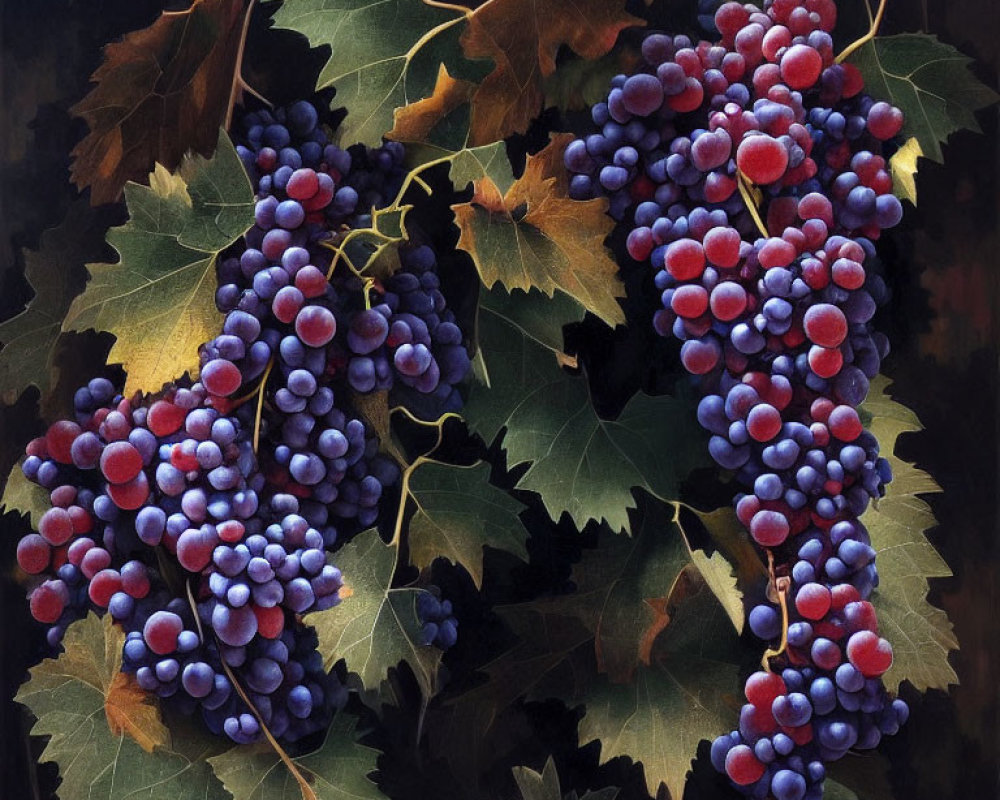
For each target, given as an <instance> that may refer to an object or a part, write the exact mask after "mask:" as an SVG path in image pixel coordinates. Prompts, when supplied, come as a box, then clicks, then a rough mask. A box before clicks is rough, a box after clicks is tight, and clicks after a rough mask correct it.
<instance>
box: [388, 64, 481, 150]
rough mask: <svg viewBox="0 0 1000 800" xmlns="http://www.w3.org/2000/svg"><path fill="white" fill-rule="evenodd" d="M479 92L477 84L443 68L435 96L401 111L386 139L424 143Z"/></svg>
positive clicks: (434, 92) (442, 66)
mask: <svg viewBox="0 0 1000 800" xmlns="http://www.w3.org/2000/svg"><path fill="white" fill-rule="evenodd" d="M475 91H476V84H474V83H472V82H471V81H465V80H462V79H460V78H459V79H456V78H453V77H451V75H450V74H449V73H448V68H447V67H445V65H444V64H441V65H440V67H439V68H438V75H437V82H436V83H435V84H434V91H433V93H432V94H431V96H430V97H425V98H423V99H422V100H417V101H416V102H413V103H410V104H409V105H406V106H403V107H402V108H397V109H396V110H395V112H393V126H392V130H391V131H389V132H388V133H387V134H386V138H387V139H394V140H395V141H397V142H422V141H424V140H425V139H426V138H427V136H428V135H429V134H430V132H431V131H432V130H434V127H435V126H436V125H437V124H438V123H439V122H440V121H441V120H443V119H444V118H445V117H447V116H448V115H449V114H450V113H451V112H452V111H454V110H455V109H456V108H459V107H460V106H461V105H462V104H463V103H468V102H469V101H470V100H471V99H472V95H473V94H474V93H475Z"/></svg>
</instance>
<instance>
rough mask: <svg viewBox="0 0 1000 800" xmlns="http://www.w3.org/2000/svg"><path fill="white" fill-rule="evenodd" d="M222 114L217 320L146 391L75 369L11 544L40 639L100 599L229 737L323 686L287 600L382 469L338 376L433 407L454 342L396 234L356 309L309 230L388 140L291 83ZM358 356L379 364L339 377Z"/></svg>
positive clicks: (144, 662)
mask: <svg viewBox="0 0 1000 800" xmlns="http://www.w3.org/2000/svg"><path fill="white" fill-rule="evenodd" d="M241 129H242V131H243V136H244V137H245V139H244V142H245V144H240V145H239V147H238V150H239V154H240V157H241V159H242V161H243V163H244V164H245V165H246V168H247V170H248V172H249V174H250V177H251V178H252V180H253V181H254V184H255V186H256V189H257V205H256V213H255V217H256V224H255V226H254V228H253V229H252V230H251V231H250V232H248V234H247V235H246V237H245V238H244V240H243V241H242V242H241V243H240V244H239V246H237V247H234V249H233V251H231V252H230V253H228V254H227V255H226V257H225V258H222V259H220V261H219V263H218V266H217V273H218V288H217V291H216V303H217V306H218V308H219V310H220V312H222V314H223V315H224V319H223V321H222V324H221V332H220V333H219V335H218V336H216V337H215V338H213V339H212V340H211V341H209V342H206V343H205V344H204V345H203V346H202V347H201V348H200V361H201V374H200V377H199V380H198V382H194V383H191V382H190V381H187V382H181V383H178V384H176V385H172V386H169V387H167V388H166V389H165V390H163V391H162V392H160V393H159V394H158V395H156V396H155V397H154V398H149V399H146V400H143V399H142V398H141V397H140V396H139V395H137V396H136V397H135V398H124V397H122V396H121V395H120V394H119V393H117V392H116V390H115V387H114V386H113V385H112V384H111V383H110V382H109V381H107V380H104V379H95V380H93V381H91V382H90V383H89V384H88V385H87V386H86V387H83V388H81V389H80V390H79V391H78V392H77V394H76V397H75V412H76V418H75V420H64V421H61V422H56V423H55V424H53V425H52V426H51V427H50V428H49V430H48V432H47V433H46V435H45V436H43V437H40V438H38V439H36V440H34V441H33V442H31V443H30V444H29V445H28V448H27V457H26V459H25V461H24V462H23V470H24V473H25V475H26V476H27V478H28V479H29V480H32V481H34V482H35V483H38V484H39V485H41V486H42V487H44V488H45V489H47V490H49V492H50V500H51V503H52V508H50V509H49V510H48V511H46V512H45V514H44V515H43V516H42V517H41V519H40V521H39V524H38V531H37V533H30V534H28V535H27V536H25V537H24V538H23V539H22V541H21V542H20V544H19V546H18V561H19V563H20V565H21V567H22V568H23V569H24V570H25V571H26V572H28V573H29V574H31V575H34V576H38V581H37V583H36V585H35V586H33V588H32V591H31V594H30V605H31V610H32V613H33V614H34V616H35V617H36V619H38V620H39V621H40V622H43V623H45V624H48V625H50V626H51V627H50V631H49V641H50V643H51V644H52V645H53V646H57V645H58V644H59V642H60V641H61V638H62V634H63V632H64V631H65V629H66V627H67V626H68V625H69V624H70V623H71V622H72V621H73V620H75V619H78V618H79V617H81V616H82V615H83V614H85V613H86V612H87V611H88V610H90V609H94V610H97V611H99V612H101V613H103V612H105V611H106V612H107V613H110V614H111V616H112V617H113V618H114V620H115V621H116V622H117V623H118V624H119V625H121V627H122V628H123V629H124V630H125V632H126V643H125V652H124V658H123V662H124V669H125V670H127V671H129V672H134V674H135V676H136V680H137V681H138V683H139V685H140V686H142V687H143V688H144V689H146V690H148V691H151V692H155V693H156V694H157V695H158V696H160V697H162V698H169V699H170V702H172V703H176V704H177V705H178V706H179V707H180V708H181V709H182V710H185V711H190V712H193V711H194V710H200V712H201V714H202V716H203V717H204V719H205V721H206V723H207V724H208V725H209V727H210V728H211V729H212V730H213V731H215V732H225V733H226V734H227V735H228V736H229V737H230V738H231V739H233V740H234V741H236V742H240V743H245V742H251V741H255V740H257V739H258V738H259V737H260V736H261V735H262V729H261V725H262V724H263V725H265V726H267V728H268V729H269V730H270V731H271V733H272V734H274V735H275V736H278V737H281V738H283V739H284V740H286V741H295V740H297V739H299V738H301V737H302V736H305V735H307V734H310V733H312V732H314V731H316V730H319V729H321V728H323V727H324V726H326V725H327V724H328V723H329V720H330V716H331V714H332V713H333V710H334V709H335V708H336V707H337V706H339V705H341V704H342V702H343V700H344V697H345V693H344V690H343V687H341V686H340V684H339V682H338V681H337V680H336V678H335V677H333V676H328V675H327V674H326V673H325V671H324V669H323V660H322V658H321V657H320V655H319V654H318V653H317V652H316V636H315V632H314V631H312V629H310V628H308V627H306V626H305V625H303V623H302V621H301V618H300V617H301V615H302V614H305V613H307V612H311V611H320V610H323V609H327V608H330V607H331V606H333V605H335V604H336V603H337V602H338V601H339V594H338V593H339V590H340V588H341V585H342V582H341V574H340V571H339V570H338V569H337V568H336V567H335V566H333V565H332V564H330V563H328V553H329V552H330V551H331V550H332V549H333V548H334V547H335V546H336V544H337V543H338V541H339V540H340V539H342V538H343V537H344V536H345V535H347V536H349V535H351V534H352V533H354V532H356V531H357V530H359V529H360V528H362V527H366V526H369V525H372V524H373V523H374V522H375V521H376V519H377V517H378V514H379V507H380V501H381V500H382V498H383V494H384V490H385V487H388V486H392V485H393V484H395V483H396V482H397V481H398V479H399V469H398V467H397V466H396V464H395V463H394V462H393V461H392V460H391V459H389V458H388V457H386V456H384V455H381V454H380V453H379V443H378V441H377V438H376V436H375V435H374V433H373V431H372V430H371V428H370V427H369V426H368V425H366V423H365V422H364V421H363V420H362V419H361V418H360V417H358V416H357V415H356V414H355V413H354V412H353V411H352V406H351V403H352V397H353V394H356V393H364V392H370V391H375V390H377V389H388V388H389V387H390V386H391V385H392V384H393V380H392V376H393V375H395V376H396V378H398V380H399V384H400V385H399V387H398V389H399V390H400V391H403V390H408V389H411V388H412V389H413V390H415V391H417V392H418V393H419V394H420V395H421V396H427V397H429V398H430V399H431V400H432V401H433V403H434V404H435V408H432V410H435V411H437V412H438V413H440V410H444V409H452V408H455V407H457V406H458V405H459V404H460V397H459V396H458V394H457V392H456V391H455V388H454V386H455V384H456V383H458V382H459V381H460V380H462V378H464V376H465V374H466V372H467V371H468V369H469V358H468V354H467V352H466V350H465V348H464V346H463V338H464V337H463V335H462V332H461V330H460V329H459V328H458V326H457V325H455V323H454V317H453V316H452V315H451V313H450V312H449V311H448V310H447V309H446V308H445V303H444V297H443V296H442V295H441V293H440V290H439V284H438V278H437V274H436V259H435V256H434V253H433V251H432V250H431V249H430V248H429V247H426V246H423V247H421V246H416V245H412V244H407V245H405V246H402V247H401V248H400V257H401V261H402V264H403V269H402V271H400V272H399V273H397V274H396V275H393V276H391V277H390V278H388V279H387V280H386V285H385V287H381V286H377V287H375V288H371V289H370V291H372V292H381V293H382V296H381V298H380V299H381V303H380V304H379V305H378V306H376V307H375V309H372V310H371V312H367V311H365V310H359V307H360V308H361V309H364V307H365V306H366V305H367V303H368V302H370V299H371V298H370V294H369V286H368V285H366V284H363V283H362V282H361V281H360V280H358V279H357V278H355V277H354V276H353V275H351V276H348V277H346V278H342V277H337V278H336V279H335V280H333V281H331V280H330V279H329V278H328V275H327V272H328V271H329V267H330V263H331V250H330V248H329V247H327V246H326V245H327V244H330V243H331V242H333V243H336V241H337V239H338V237H339V236H341V235H342V234H343V233H344V232H345V231H346V230H347V229H348V227H349V226H352V225H362V226H364V225H368V224H370V217H369V216H368V212H369V211H370V210H371V209H372V208H377V207H378V206H380V205H384V204H385V203H387V202H389V201H390V200H391V199H393V198H394V197H395V195H396V194H397V193H398V191H399V187H400V185H401V177H402V166H401V164H402V156H403V152H402V148H401V147H400V146H399V145H396V144H394V143H388V144H386V145H384V146H383V147H381V148H378V149H374V150H373V149H368V148H365V147H362V146H357V147H353V148H350V149H349V150H347V151H345V150H341V149H340V148H338V147H336V146H335V145H332V144H330V143H329V141H328V138H327V134H326V132H325V130H324V128H323V127H322V126H321V125H320V124H319V114H318V112H317V110H316V107H315V106H313V105H312V104H310V103H307V102H299V103H295V104H293V105H291V106H290V107H288V108H287V109H279V110H277V111H275V112H274V113H273V114H272V113H271V112H269V111H261V112H255V113H252V114H249V115H247V116H246V117H245V118H244V119H243V120H242V122H241ZM369 313H370V314H374V315H375V316H377V317H378V319H379V320H382V321H383V322H384V326H383V327H384V330H383V331H382V332H381V334H380V336H381V338H380V339H379V341H377V342H376V341H374V339H375V338H378V337H373V336H371V335H368V336H367V338H366V337H365V336H364V335H361V334H359V329H360V328H361V327H363V326H362V325H361V324H360V323H357V320H359V319H363V318H364V316H365V314H369ZM338 320H339V321H340V325H339V326H338ZM338 328H339V331H340V334H339V336H338ZM365 348H367V350H365ZM390 363H391V367H389V366H387V365H388V364H390ZM365 370H370V371H375V372H377V373H378V374H379V375H380V376H381V377H380V378H379V381H377V382H376V383H371V385H368V384H369V382H368V380H367V378H366V379H365V381H364V382H362V381H360V380H359V375H361V374H362V373H364V372H365ZM387 379H388V380H387ZM164 556H167V557H169V558H170V559H173V560H174V561H175V566H174V567H173V569H172V572H171V574H162V573H161V566H162V558H163V557H164ZM188 598H191V601H190V602H189V599H188ZM192 603H193V607H192ZM448 614H450V605H449V606H448V612H447V613H446V614H445V615H444V616H443V617H441V618H440V619H439V620H437V622H436V623H435V622H430V623H428V624H429V625H430V624H434V625H437V626H438V627H437V628H436V629H435V631H434V635H433V636H432V637H431V638H432V639H436V640H437V641H438V642H439V644H441V645H442V646H448V644H450V643H454V640H455V635H456V628H455V625H456V623H455V621H454V619H453V618H450V617H449V616H448ZM233 677H235V678H236V679H237V681H238V686H234V685H233V682H232V678H233ZM240 689H242V690H243V692H245V694H246V697H247V699H248V700H249V705H248V704H247V702H245V700H244V698H243V697H242V696H241V693H240V691H239V690H240Z"/></svg>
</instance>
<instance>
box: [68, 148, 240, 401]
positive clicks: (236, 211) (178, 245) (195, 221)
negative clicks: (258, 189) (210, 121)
mask: <svg viewBox="0 0 1000 800" xmlns="http://www.w3.org/2000/svg"><path fill="white" fill-rule="evenodd" d="M216 135H217V137H218V142H219V143H218V145H217V147H216V153H215V156H214V157H213V158H212V159H211V160H208V161H206V160H205V159H203V158H201V157H200V156H197V155H189V156H187V157H186V158H185V159H184V162H183V163H182V164H181V167H180V169H179V172H178V173H177V174H176V175H172V176H171V175H169V174H167V173H166V171H165V170H164V169H163V168H162V167H158V168H157V170H156V171H155V172H154V173H153V176H152V178H151V180H150V184H151V185H150V186H142V185H140V184H137V183H130V184H129V185H128V186H126V187H125V199H126V203H127V205H128V210H129V215H130V219H129V221H128V222H127V223H126V224H125V225H123V226H121V227H118V228H112V229H111V231H110V232H109V233H108V242H109V243H110V244H111V245H113V246H114V248H115V250H117V251H118V254H119V255H120V257H121V258H120V260H119V262H118V263H117V264H89V265H88V268H89V270H90V274H91V278H90V282H89V283H88V284H87V288H86V290H85V291H84V293H83V294H82V295H80V296H79V297H77V298H76V299H75V300H74V301H73V304H72V305H71V306H70V308H69V312H68V313H67V315H66V319H65V321H64V322H63V330H87V329H90V328H93V329H95V330H104V331H109V332H111V333H113V334H115V336H117V337H118V338H117V341H116V342H115V344H114V347H112V349H111V353H110V355H109V356H108V359H109V362H112V363H121V364H122V365H123V366H124V368H125V370H126V371H127V372H128V379H127V383H126V386H125V390H126V393H131V392H132V391H135V390H137V389H139V390H142V391H150V392H151V391H157V390H158V389H159V388H160V387H161V386H162V385H163V384H164V383H167V382H169V381H172V380H175V379H176V378H179V377H180V376H181V375H183V374H184V372H185V371H188V372H192V373H193V372H195V371H196V368H197V366H198V348H199V346H200V345H201V344H202V343H203V342H207V341H208V340H210V339H211V338H212V337H213V336H215V335H216V333H218V330H219V312H218V309H217V308H216V306H215V282H216V281H215V258H216V256H217V255H218V253H219V252H221V251H222V250H223V249H225V248H226V247H228V246H229V245H230V244H231V243H232V242H233V241H235V240H236V239H237V238H238V237H239V236H241V235H242V234H243V233H244V232H245V231H246V230H247V229H248V228H249V227H250V226H251V225H252V224H253V192H252V190H251V188H250V182H249V179H248V178H247V175H246V172H245V171H244V170H243V165H242V164H241V163H240V160H239V156H237V155H236V150H235V148H234V147H233V145H232V143H231V142H230V141H229V137H228V136H226V134H225V132H224V131H217V132H216Z"/></svg>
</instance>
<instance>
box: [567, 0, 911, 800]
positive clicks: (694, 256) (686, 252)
mask: <svg viewBox="0 0 1000 800" xmlns="http://www.w3.org/2000/svg"><path fill="white" fill-rule="evenodd" d="M714 5H717V10H715V16H714V28H715V29H716V31H717V32H718V34H719V39H718V41H717V42H714V43H712V42H698V43H694V42H692V41H691V40H690V39H689V38H688V37H686V36H674V37H671V36H668V35H665V34H662V33H652V34H650V35H648V36H646V38H645V40H644V42H643V45H642V56H643V59H644V62H645V63H644V65H643V68H642V70H641V71H640V72H639V73H637V74H635V75H631V76H626V75H619V76H617V77H615V78H614V79H613V80H612V82H611V90H610V92H609V94H608V96H607V100H606V101H605V102H601V103H598V104H597V105H595V106H594V108H593V110H592V117H593V121H594V123H595V124H596V125H597V126H598V130H597V131H595V132H593V133H591V134H589V135H587V136H584V137H582V138H579V139H577V140H575V141H573V142H572V143H571V144H570V145H569V146H568V147H567V149H566V151H565V163H566V166H567V168H568V169H569V170H570V172H571V173H573V177H572V178H571V183H570V192H571V194H572V196H574V197H576V198H579V199H587V198H591V197H595V196H600V195H603V196H606V197H608V199H609V201H610V203H609V213H610V214H611V215H612V216H613V217H615V218H616V219H618V220H621V221H622V222H623V223H624V224H628V226H629V232H628V236H627V241H626V247H627V250H628V252H629V255H630V256H631V257H632V258H634V259H635V260H637V261H645V262H648V263H649V264H651V266H652V267H653V269H654V271H655V278H654V283H655V286H656V288H657V290H658V291H659V292H660V293H661V295H660V297H661V302H662V306H663V307H662V309H661V310H659V311H658V312H657V313H656V314H655V315H654V319H653V325H654V328H655V329H656V331H657V332H658V333H659V334H660V335H662V336H674V337H675V338H677V339H679V340H680V341H682V342H683V344H682V346H681V361H682V363H683V364H684V367H685V368H686V369H687V370H688V371H689V372H690V373H691V374H692V375H694V376H698V381H699V384H700V386H701V388H702V391H703V398H702V400H701V402H700V403H699V407H698V420H699V422H700V424H701V425H702V426H703V427H704V428H705V429H706V430H707V431H709V433H710V434H711V438H710V441H709V451H710V453H711V455H712V457H713V459H714V460H715V461H716V462H717V463H718V464H719V465H720V466H721V467H723V468H725V469H728V470H732V471H734V473H735V477H736V480H737V482H738V483H739V484H740V485H741V486H742V487H743V488H744V489H745V492H744V493H741V494H739V495H737V497H736V511H737V516H738V518H739V520H740V522H741V523H742V524H743V525H745V526H746V528H747V529H748V530H749V532H750V534H751V536H752V538H753V539H754V541H755V542H756V543H757V544H758V545H760V547H762V548H764V549H766V550H767V551H768V552H769V553H770V554H771V555H772V556H773V559H774V565H775V566H774V568H773V569H772V576H771V584H770V587H769V600H768V602H765V603H762V604H760V605H758V606H757V607H755V608H754V609H753V610H752V611H751V613H750V620H749V623H750V628H751V630H752V631H753V632H754V633H755V634H756V635H757V636H759V637H760V638H761V639H763V640H765V641H766V642H768V644H769V645H770V646H771V648H772V649H771V650H770V651H769V652H770V653H776V655H771V656H770V657H769V658H768V659H767V663H766V668H765V671H762V672H759V673H757V674H755V675H753V676H751V678H750V679H749V681H748V682H747V686H746V696H747V701H748V702H747V705H745V706H744V707H743V710H742V712H741V715H740V724H739V729H738V730H736V731H734V732H733V733H732V734H730V735H727V736H721V737H719V738H718V739H717V740H716V741H715V742H714V744H713V746H712V762H713V764H714V765H715V766H716V768H717V769H719V770H720V771H722V772H724V773H725V774H726V775H727V776H728V777H729V778H730V780H731V781H732V782H733V784H734V785H736V786H737V787H738V788H739V789H740V790H741V791H743V792H744V793H745V794H747V795H748V796H751V797H757V798H765V797H769V796H773V797H774V798H776V800H803V798H818V797H820V796H821V795H822V785H823V778H824V775H825V766H824V765H825V763H827V762H830V761H832V760H836V759H838V758H840V757H842V756H843V755H844V754H845V753H846V752H847V751H848V750H849V749H851V748H859V749H863V748H872V747H875V746H876V745H877V744H878V742H879V740H880V738H881V736H882V735H884V734H891V733H895V731H896V730H897V729H898V727H899V725H901V724H902V723H903V722H904V721H905V719H906V716H907V714H908V710H907V708H906V704H905V703H903V702H902V701H901V700H893V699H891V698H890V697H889V695H888V694H887V692H886V689H885V687H884V684H883V683H882V680H881V676H882V675H883V674H884V673H885V671H886V670H887V669H888V668H889V666H890V665H891V662H892V649H891V646H890V645H889V643H888V642H887V641H886V640H885V639H883V638H881V637H880V636H879V635H878V625H877V620H876V617H875V611H874V607H873V606H872V605H871V603H870V602H869V597H870V595H871V592H872V590H873V588H874V587H875V586H876V585H877V583H878V573H877V571H876V569H875V564H874V557H875V551H874V549H873V548H872V546H871V540H870V537H869V535H868V531H867V530H866V529H865V527H864V525H862V524H861V523H860V522H859V521H858V518H859V517H860V516H861V514H862V513H863V512H864V511H865V509H866V508H867V507H868V504H869V502H870V500H871V499H873V498H878V497H880V496H881V495H882V494H883V493H884V486H885V484H886V483H887V482H888V481H889V480H891V478H892V475H891V470H890V468H889V464H888V462H887V461H886V460H885V459H884V458H881V457H880V456H879V446H878V442H877V441H876V440H875V437H874V436H872V435H871V434H870V433H869V432H867V431H865V430H864V428H863V425H862V422H861V419H860V417H859V415H858V412H857V410H856V409H857V406H858V405H860V403H861V402H862V401H863V400H864V399H865V397H866V395H867V393H868V388H869V381H870V379H871V378H872V377H874V376H875V375H876V374H877V372H878V370H879V366H880V363H881V360H882V358H883V357H884V356H885V355H886V353H887V351H888V342H887V340H886V338H885V337H884V336H882V335H881V334H879V333H878V332H876V331H875V330H874V329H873V325H872V319H873V317H874V315H875V312H876V309H877V307H878V305H879V304H880V303H882V302H884V301H885V299H886V294H887V292H886V288H885V285H884V282H883V281H882V280H881V278H880V277H879V276H878V275H877V274H876V272H875V269H874V267H875V265H876V262H875V246H874V242H875V241H876V240H877V239H878V238H879V235H880V233H881V231H882V230H883V229H885V228H889V227H891V226H893V225H896V224H897V223H898V222H899V221H900V219H901V217H902V206H901V205H900V202H899V200H898V199H897V198H896V197H895V196H894V195H893V194H892V180H891V178H890V176H889V174H888V172H887V169H886V164H887V161H886V156H887V152H886V146H887V144H886V143H889V146H892V140H893V138H894V137H895V136H896V135H897V134H898V133H899V132H900V130H901V129H902V125H903V116H902V114H901V112H900V111H899V110H898V109H896V108H893V107H892V106H891V105H889V104H888V103H884V102H876V101H875V100H873V99H872V98H871V97H868V96H867V95H865V94H864V92H863V89H864V86H863V80H862V78H861V75H860V73H859V72H858V70H857V69H856V68H855V67H853V66H852V65H850V64H840V63H836V61H835V59H834V52H833V40H832V38H831V36H830V31H831V30H832V28H833V25H834V22H835V20H836V13H837V9H836V5H835V4H834V2H833V0H766V2H765V3H764V4H763V9H761V8H758V7H756V6H754V5H749V4H748V5H742V4H740V3H736V2H726V3H722V4H721V5H718V4H714ZM708 6H709V4H705V8H706V9H707V8H708ZM699 8H700V9H701V8H702V7H701V6H699Z"/></svg>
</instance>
